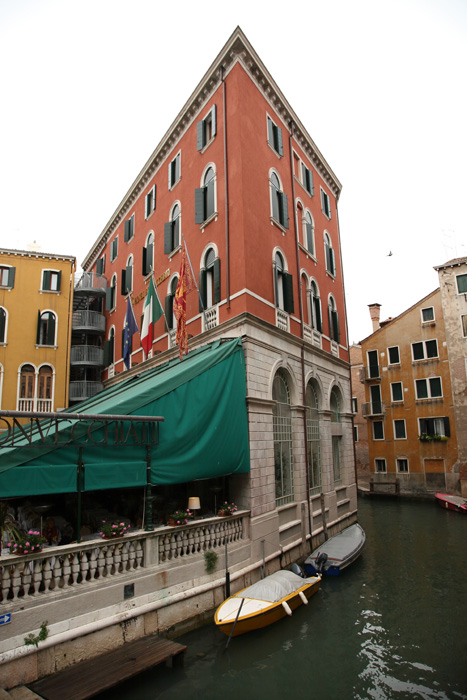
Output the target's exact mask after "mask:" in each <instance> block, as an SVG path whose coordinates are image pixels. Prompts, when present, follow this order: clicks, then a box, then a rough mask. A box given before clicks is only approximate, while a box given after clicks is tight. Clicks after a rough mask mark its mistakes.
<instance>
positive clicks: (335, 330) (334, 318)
mask: <svg viewBox="0 0 467 700" xmlns="http://www.w3.org/2000/svg"><path fill="white" fill-rule="evenodd" d="M328 313H329V337H330V338H331V340H335V341H336V343H338V342H339V340H340V329H339V314H338V313H337V308H336V302H335V299H334V297H333V296H332V295H330V296H329V304H328Z"/></svg>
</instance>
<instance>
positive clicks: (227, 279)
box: [220, 66, 230, 309]
mask: <svg viewBox="0 0 467 700" xmlns="http://www.w3.org/2000/svg"><path fill="white" fill-rule="evenodd" d="M220 70H221V81H222V110H223V116H224V186H225V265H226V275H225V285H226V291H225V294H226V299H227V308H228V309H230V230H229V177H228V175H229V173H228V162H227V110H226V86H225V79H224V66H221V69H220Z"/></svg>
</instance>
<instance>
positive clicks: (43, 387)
mask: <svg viewBox="0 0 467 700" xmlns="http://www.w3.org/2000/svg"><path fill="white" fill-rule="evenodd" d="M37 379H38V387H37V402H36V409H35V410H36V411H51V410H52V402H53V379H54V373H53V369H52V367H50V366H49V365H43V366H42V367H41V368H40V369H39V375H38V378H37Z"/></svg>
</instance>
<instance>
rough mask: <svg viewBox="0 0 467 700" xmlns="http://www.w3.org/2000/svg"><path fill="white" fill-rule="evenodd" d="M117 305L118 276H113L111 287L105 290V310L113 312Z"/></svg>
mask: <svg viewBox="0 0 467 700" xmlns="http://www.w3.org/2000/svg"><path fill="white" fill-rule="evenodd" d="M116 305H117V275H116V273H114V274H113V275H112V280H111V282H110V287H107V289H106V290H105V310H106V311H113V310H114V309H115V307H116Z"/></svg>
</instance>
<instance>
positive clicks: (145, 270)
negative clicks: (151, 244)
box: [141, 246, 149, 277]
mask: <svg viewBox="0 0 467 700" xmlns="http://www.w3.org/2000/svg"><path fill="white" fill-rule="evenodd" d="M148 267H149V266H148V250H147V248H145V247H144V246H143V250H142V261H141V271H142V274H143V277H146V275H148V274H149V269H148Z"/></svg>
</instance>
